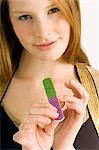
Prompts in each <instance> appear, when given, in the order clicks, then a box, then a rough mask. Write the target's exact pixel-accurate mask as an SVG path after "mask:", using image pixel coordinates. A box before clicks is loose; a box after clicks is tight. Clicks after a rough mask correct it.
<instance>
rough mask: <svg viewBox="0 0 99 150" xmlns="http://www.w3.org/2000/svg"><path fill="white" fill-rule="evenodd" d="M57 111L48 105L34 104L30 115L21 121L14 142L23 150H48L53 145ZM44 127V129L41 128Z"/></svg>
mask: <svg viewBox="0 0 99 150" xmlns="http://www.w3.org/2000/svg"><path fill="white" fill-rule="evenodd" d="M57 117H58V114H57V109H56V108H55V107H53V106H52V105H50V104H34V105H33V108H32V110H31V111H30V114H29V115H27V117H26V118H24V120H23V121H22V123H21V124H20V127H19V131H18V132H17V133H16V134H15V135H14V136H13V139H14V141H16V142H17V143H19V144H21V145H22V148H23V150H50V148H51V147H52V144H53V138H54V130H55V128H56V126H57V125H58V122H57V121H55V120H54V119H55V118H57ZM42 125H44V128H42V127H41V126H42Z"/></svg>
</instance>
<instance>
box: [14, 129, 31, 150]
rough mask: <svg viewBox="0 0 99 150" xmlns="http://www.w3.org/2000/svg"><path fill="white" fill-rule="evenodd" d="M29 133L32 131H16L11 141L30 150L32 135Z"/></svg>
mask: <svg viewBox="0 0 99 150" xmlns="http://www.w3.org/2000/svg"><path fill="white" fill-rule="evenodd" d="M31 133H33V131H32V130H26V131H18V132H17V133H15V134H14V136H13V140H14V141H15V142H17V143H19V144H21V145H22V146H25V147H26V148H28V149H31V147H33V146H32V142H31V141H33V135H32V134H31Z"/></svg>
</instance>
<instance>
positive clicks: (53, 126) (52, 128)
mask: <svg viewBox="0 0 99 150" xmlns="http://www.w3.org/2000/svg"><path fill="white" fill-rule="evenodd" d="M58 124H59V121H58V120H52V121H51V123H50V124H49V125H46V126H45V128H44V131H45V132H46V134H47V135H49V136H53V135H54V131H55V129H56V127H57V125H58Z"/></svg>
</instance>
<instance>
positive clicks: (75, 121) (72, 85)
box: [53, 80, 89, 150]
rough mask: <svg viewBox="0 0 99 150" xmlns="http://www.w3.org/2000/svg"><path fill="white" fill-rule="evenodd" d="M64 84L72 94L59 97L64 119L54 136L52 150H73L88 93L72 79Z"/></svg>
mask: <svg viewBox="0 0 99 150" xmlns="http://www.w3.org/2000/svg"><path fill="white" fill-rule="evenodd" d="M65 86H66V87H67V88H69V89H71V90H72V92H73V95H65V96H63V97H60V103H63V102H65V105H66V108H65V111H64V114H65V120H64V121H63V122H62V124H61V126H60V128H59V129H57V130H56V134H55V137H54V144H53V147H54V150H73V149H74V148H73V143H74V141H75V138H76V135H77V133H78V131H79V129H80V127H81V126H82V123H83V118H84V114H85V111H86V105H87V103H88V100H89V94H88V93H87V91H86V90H85V89H84V87H83V86H82V85H81V84H80V83H78V82H76V81H74V80H72V81H70V82H69V83H65Z"/></svg>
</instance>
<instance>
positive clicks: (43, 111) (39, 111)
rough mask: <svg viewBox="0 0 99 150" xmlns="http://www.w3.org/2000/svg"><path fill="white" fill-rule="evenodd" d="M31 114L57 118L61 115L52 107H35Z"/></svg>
mask: <svg viewBox="0 0 99 150" xmlns="http://www.w3.org/2000/svg"><path fill="white" fill-rule="evenodd" d="M30 115H32V116H34V115H43V116H47V117H49V118H52V119H55V118H57V117H58V116H59V114H58V113H57V111H56V109H51V108H44V107H43V108H41V107H40V108H39V109H38V108H33V109H31V111H30Z"/></svg>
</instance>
